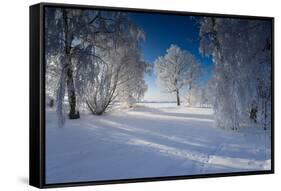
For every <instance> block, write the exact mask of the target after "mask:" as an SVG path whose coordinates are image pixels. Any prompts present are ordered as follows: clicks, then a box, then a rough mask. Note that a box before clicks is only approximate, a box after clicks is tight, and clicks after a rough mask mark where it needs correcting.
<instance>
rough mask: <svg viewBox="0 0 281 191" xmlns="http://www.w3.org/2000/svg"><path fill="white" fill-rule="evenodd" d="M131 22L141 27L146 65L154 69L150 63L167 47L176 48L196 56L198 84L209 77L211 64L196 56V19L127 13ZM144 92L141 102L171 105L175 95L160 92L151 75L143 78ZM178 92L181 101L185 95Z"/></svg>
mask: <svg viewBox="0 0 281 191" xmlns="http://www.w3.org/2000/svg"><path fill="white" fill-rule="evenodd" d="M130 17H131V18H132V20H133V21H134V22H135V23H136V24H137V25H138V26H139V27H141V28H142V29H143V30H144V32H145V35H146V40H145V41H144V42H143V43H142V44H141V48H142V53H143V56H144V58H145V60H146V61H148V62H149V63H150V64H153V65H154V61H155V60H156V59H157V58H158V57H159V56H163V55H164V54H165V53H166V50H167V49H168V48H169V47H170V45H171V44H176V45H178V46H179V47H180V48H182V49H185V50H187V51H189V52H191V53H192V54H194V55H195V56H196V58H197V59H198V60H199V61H200V63H201V65H202V68H203V73H202V75H201V77H200V82H201V83H204V82H206V80H208V79H209V78H210V77H211V75H212V68H213V64H212V61H211V59H210V58H207V57H204V56H202V55H201V54H200V53H199V36H198V35H199V27H198V24H197V22H196V19H191V17H190V16H183V15H167V14H155V13H145V14H144V13H130ZM145 80H146V83H147V84H148V91H147V92H146V93H145V96H144V100H149V101H175V95H172V94H168V93H164V92H162V90H161V89H160V88H159V87H158V86H157V83H156V76H155V73H154V72H152V74H151V75H146V76H145ZM186 93H187V92H186V90H183V91H182V92H181V97H184V96H185V95H186Z"/></svg>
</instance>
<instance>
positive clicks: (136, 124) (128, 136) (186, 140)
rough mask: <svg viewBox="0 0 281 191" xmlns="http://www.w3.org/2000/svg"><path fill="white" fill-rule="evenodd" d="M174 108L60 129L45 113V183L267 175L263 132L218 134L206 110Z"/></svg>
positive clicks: (143, 109)
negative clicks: (261, 172)
mask: <svg viewBox="0 0 281 191" xmlns="http://www.w3.org/2000/svg"><path fill="white" fill-rule="evenodd" d="M174 105H175V104H171V103H165V104H159V103H149V104H141V105H139V106H137V107H136V108H134V109H126V110H124V109H123V110H121V111H118V109H117V110H115V111H112V112H110V113H107V114H105V115H103V116H93V115H91V114H83V115H81V119H79V120H71V121H69V120H67V121H66V125H65V127H64V128H58V127H57V126H56V120H55V112H54V111H51V110H47V116H46V123H47V126H46V182H47V183H59V182H77V181H95V180H112V179H128V178H143V177H160V176H174V175H193V174H206V173H219V172H238V171H239V172H240V171H252V170H265V169H270V154H271V153H270V152H271V149H270V138H269V136H268V135H265V133H264V131H263V130H259V129H257V128H250V129H247V130H245V131H242V132H233V131H226V130H222V129H218V128H215V125H214V120H213V115H212V110H211V109H206V108H205V109H204V108H187V107H185V106H182V107H180V108H178V107H175V106H174ZM249 131H251V134H250V133H249Z"/></svg>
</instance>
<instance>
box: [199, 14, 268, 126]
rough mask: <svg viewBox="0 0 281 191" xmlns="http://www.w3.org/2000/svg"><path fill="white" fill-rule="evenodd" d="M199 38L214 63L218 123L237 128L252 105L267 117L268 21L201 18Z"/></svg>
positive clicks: (215, 103) (202, 49)
mask: <svg viewBox="0 0 281 191" xmlns="http://www.w3.org/2000/svg"><path fill="white" fill-rule="evenodd" d="M200 38H201V40H200V51H201V53H203V54H204V55H209V56H211V57H212V59H213V61H214V63H215V71H214V80H215V83H214V84H215V88H214V97H215V99H214V103H213V106H214V111H215V117H216V122H217V125H218V126H219V127H221V128H227V129H233V130H236V129H238V128H240V127H241V124H242V121H244V120H245V119H246V118H248V117H247V116H248V113H249V111H251V110H252V109H253V107H254V108H256V107H257V112H258V113H259V114H263V115H262V116H263V119H264V120H265V121H267V120H270V119H268V118H267V116H268V113H269V111H268V110H267V108H270V104H271V103H270V99H271V98H270V96H271V81H270V80H271V49H270V47H271V25H270V22H267V21H259V20H246V19H225V18H210V17H208V18H203V19H202V20H201V27H200ZM260 90H262V91H260ZM261 92H263V93H261ZM259 121H262V118H260V119H259ZM265 123H266V124H268V122H265ZM266 126H267V125H265V128H266Z"/></svg>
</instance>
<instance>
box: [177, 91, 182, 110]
mask: <svg viewBox="0 0 281 191" xmlns="http://www.w3.org/2000/svg"><path fill="white" fill-rule="evenodd" d="M176 94H177V106H180V105H181V103H180V95H179V90H176Z"/></svg>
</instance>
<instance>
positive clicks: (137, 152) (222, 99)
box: [44, 7, 273, 184]
mask: <svg viewBox="0 0 281 191" xmlns="http://www.w3.org/2000/svg"><path fill="white" fill-rule="evenodd" d="M171 21H173V22H171ZM45 26H46V27H45V43H44V44H45V66H46V68H45V70H46V75H45V81H46V84H45V93H46V96H45V97H46V99H45V108H46V125H45V127H46V128H45V129H46V153H45V154H46V155H45V157H46V161H45V162H46V164H45V165H46V166H45V167H46V183H47V184H51V183H70V182H85V181H99V180H104V181H106V180H119V179H135V178H149V177H165V176H181V175H198V174H201V175H202V174H204V175H206V174H216V173H232V172H249V171H265V170H271V166H272V165H271V156H272V155H271V144H272V142H271V136H272V135H271V131H272V119H273V118H272V95H271V93H272V91H271V90H272V81H271V80H272V37H271V35H272V33H271V32H272V31H271V21H270V22H269V21H267V20H257V19H238V18H222V17H201V16H188V15H185V16H184V15H181V16H179V15H169V17H168V18H167V15H165V14H156V13H145V14H144V13H140V12H117V11H102V10H93V9H89V10H88V9H78V8H77V9H68V8H56V7H48V8H46V10H45Z"/></svg>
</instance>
